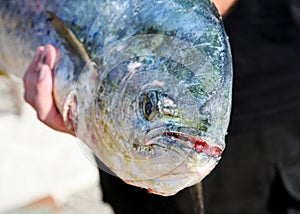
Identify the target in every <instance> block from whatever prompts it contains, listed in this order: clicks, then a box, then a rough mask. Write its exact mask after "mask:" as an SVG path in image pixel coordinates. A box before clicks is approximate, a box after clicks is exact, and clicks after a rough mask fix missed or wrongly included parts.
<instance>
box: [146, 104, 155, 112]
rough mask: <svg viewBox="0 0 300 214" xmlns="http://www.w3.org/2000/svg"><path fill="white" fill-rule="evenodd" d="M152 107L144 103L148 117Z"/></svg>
mask: <svg viewBox="0 0 300 214" xmlns="http://www.w3.org/2000/svg"><path fill="white" fill-rule="evenodd" d="M152 107H153V105H152V103H146V106H145V111H146V114H147V115H150V114H151V113H152Z"/></svg>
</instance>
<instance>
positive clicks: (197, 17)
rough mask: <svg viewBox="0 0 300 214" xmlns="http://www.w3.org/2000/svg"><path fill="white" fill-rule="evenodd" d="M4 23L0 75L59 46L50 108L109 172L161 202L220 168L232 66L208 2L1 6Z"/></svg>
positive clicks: (42, 0)
mask: <svg viewBox="0 0 300 214" xmlns="http://www.w3.org/2000/svg"><path fill="white" fill-rule="evenodd" d="M0 17H1V19H0V70H1V71H6V72H7V73H8V74H9V75H10V76H12V75H15V76H19V77H22V76H23V75H24V71H25V70H26V67H27V66H28V65H29V64H30V62H31V60H32V57H33V56H34V52H35V49H36V48H37V47H38V46H40V45H46V44H49V43H50V44H52V45H54V46H56V47H57V49H58V50H59V51H58V53H59V54H58V57H57V59H56V66H55V70H54V98H55V103H56V106H57V108H58V109H59V111H60V113H61V115H62V117H63V119H64V122H65V124H66V125H67V126H68V127H70V128H72V127H73V128H74V129H75V131H76V135H77V137H78V138H79V139H80V140H81V141H82V142H84V143H85V144H86V145H87V146H88V147H89V148H90V149H92V151H93V152H94V153H95V155H96V156H97V157H98V158H99V159H100V160H101V161H102V162H103V163H104V164H105V165H106V166H107V167H108V168H109V170H111V171H109V173H110V172H112V173H113V174H114V175H116V176H118V177H120V178H121V179H122V180H124V181H125V182H127V183H128V184H131V185H134V186H138V187H141V188H145V189H147V190H148V192H151V193H155V194H160V195H164V196H167V195H173V194H176V193H177V192H178V191H180V190H181V189H183V188H185V187H188V186H191V185H194V184H196V183H198V182H200V181H201V180H202V179H203V178H204V177H205V176H206V175H207V174H209V173H210V171H211V170H212V169H213V168H214V167H215V166H216V164H217V163H218V161H219V160H220V158H221V154H222V152H223V150H224V149H225V135H226V133H227V127H228V123H229V115H230V108H231V85H232V65H231V53H230V47H229V43H228V38H227V36H226V33H225V31H224V27H223V24H222V20H221V17H220V15H219V14H218V12H217V10H216V8H215V7H214V5H213V4H212V2H211V1H210V0H195V1H189V0H160V1H153V0H145V1H138V0H127V1H123V0H111V1H109V0H107V1H106V0H100V1H99V0H97V1H96V0H87V1H79V0H73V1H58V0H52V1H50V0H39V1H27V0H26V1H25V0H2V1H1V2H0Z"/></svg>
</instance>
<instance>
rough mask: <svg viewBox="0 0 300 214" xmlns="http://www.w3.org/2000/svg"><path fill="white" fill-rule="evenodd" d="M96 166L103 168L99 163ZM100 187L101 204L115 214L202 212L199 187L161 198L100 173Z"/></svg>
mask: <svg viewBox="0 0 300 214" xmlns="http://www.w3.org/2000/svg"><path fill="white" fill-rule="evenodd" d="M98 165H100V166H102V167H103V164H102V163H99V160H98ZM102 169H103V168H102ZM100 186H101V188H102V192H103V201H104V202H107V203H109V204H110V205H111V206H112V208H113V210H114V212H115V214H141V213H142V214H164V213H172V214H201V213H202V212H201V210H203V204H201V202H202V200H201V197H202V190H201V184H198V185H195V186H193V187H190V188H186V189H184V190H182V191H181V192H179V193H178V194H176V195H174V196H169V197H164V196H159V195H155V194H150V193H147V192H146V190H145V189H141V188H138V187H134V186H131V185H128V184H126V183H124V182H123V181H122V180H121V179H119V178H117V177H115V176H113V175H110V174H108V173H106V172H104V171H102V170H100Z"/></svg>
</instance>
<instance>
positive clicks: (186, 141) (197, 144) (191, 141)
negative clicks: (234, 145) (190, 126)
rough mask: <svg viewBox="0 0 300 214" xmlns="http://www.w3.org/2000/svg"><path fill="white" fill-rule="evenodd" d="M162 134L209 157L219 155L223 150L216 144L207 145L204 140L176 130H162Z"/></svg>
mask: <svg viewBox="0 0 300 214" xmlns="http://www.w3.org/2000/svg"><path fill="white" fill-rule="evenodd" d="M163 136H166V137H171V138H173V139H175V140H178V141H179V142H181V143H182V144H183V145H185V146H187V147H190V148H193V149H194V150H196V151H197V152H199V153H204V154H206V155H208V156H211V157H215V158H218V157H221V155H222V152H223V150H222V149H221V148H219V147H217V146H211V145H209V144H208V143H207V142H206V141H205V140H203V139H200V138H197V137H193V136H188V135H185V134H183V133H178V132H164V133H163Z"/></svg>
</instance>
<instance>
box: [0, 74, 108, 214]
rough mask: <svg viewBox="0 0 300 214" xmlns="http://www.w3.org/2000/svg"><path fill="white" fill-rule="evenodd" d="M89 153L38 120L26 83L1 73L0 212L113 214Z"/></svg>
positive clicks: (16, 213)
mask: <svg viewBox="0 0 300 214" xmlns="http://www.w3.org/2000/svg"><path fill="white" fill-rule="evenodd" d="M86 153H87V151H86V150H85V149H82V145H80V143H79V142H78V140H77V139H76V138H74V137H72V136H69V135H67V134H63V133H59V132H56V131H53V130H52V129H50V128H48V127H47V126H45V125H44V124H42V123H41V122H39V121H38V119H37V117H36V113H35V111H34V110H33V109H32V108H31V106H29V105H28V104H26V103H25V102H24V100H23V86H22V83H21V81H19V82H18V81H17V82H16V81H12V80H9V79H8V78H6V77H4V76H3V75H1V74H0V201H1V203H0V214H20V213H22V214H27V213H30V214H35V213H36V214H54V213H55V214H71V213H72V214H76V213H78V214H79V213H80V214H85V213H88V214H93V213H100V214H112V213H113V212H112V209H111V208H110V207H109V205H107V204H104V203H103V202H102V195H101V194H102V193H101V191H99V188H98V183H99V176H98V170H97V167H96V166H95V165H94V164H93V162H92V160H91V159H92V158H91V156H88V155H87V154H86Z"/></svg>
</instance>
